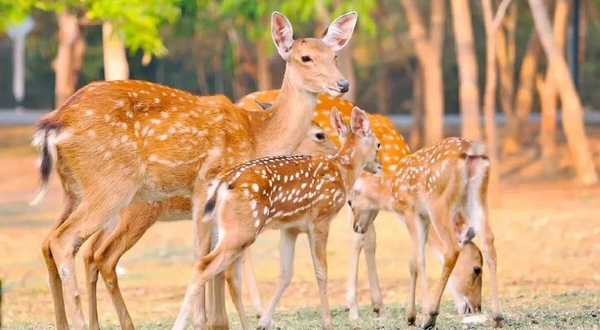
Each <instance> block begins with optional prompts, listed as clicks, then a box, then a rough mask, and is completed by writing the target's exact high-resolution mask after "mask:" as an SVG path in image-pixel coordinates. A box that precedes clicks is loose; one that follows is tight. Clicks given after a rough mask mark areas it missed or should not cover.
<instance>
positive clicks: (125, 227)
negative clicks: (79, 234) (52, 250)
mask: <svg viewBox="0 0 600 330" xmlns="http://www.w3.org/2000/svg"><path fill="white" fill-rule="evenodd" d="M161 211H162V208H161V204H160V203H157V204H154V205H152V204H149V203H147V202H143V201H134V202H132V203H131V204H130V205H129V206H128V207H127V208H125V209H123V210H122V211H121V212H120V214H119V221H118V223H117V226H116V228H115V229H114V230H113V231H112V232H111V233H110V235H109V236H108V237H107V238H106V240H104V241H103V242H102V244H101V245H100V247H99V248H98V249H97V250H96V251H95V252H94V263H95V265H96V267H97V269H98V271H100V274H101V275H102V279H103V280H104V284H105V285H106V288H107V290H108V292H109V294H110V298H111V300H112V303H113V305H114V307H115V310H116V312H117V316H118V317H119V324H120V325H121V329H125V330H133V329H134V326H133V321H132V320H131V316H130V315H129V312H128V311H127V306H126V305H125V301H124V299H123V295H122V294H121V290H120V288H119V281H118V277H117V264H118V262H119V260H120V259H121V257H122V256H123V254H125V253H126V252H127V251H129V249H131V247H132V246H134V245H135V244H136V243H137V242H138V241H139V239H140V238H141V237H142V236H143V235H144V233H145V232H146V231H147V230H148V228H150V227H151V226H152V225H153V224H154V223H155V222H156V220H157V219H158V217H159V215H160V213H161Z"/></svg>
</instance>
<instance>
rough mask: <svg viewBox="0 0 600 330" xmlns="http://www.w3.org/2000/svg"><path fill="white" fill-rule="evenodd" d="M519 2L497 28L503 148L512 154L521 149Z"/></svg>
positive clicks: (511, 8)
mask: <svg viewBox="0 0 600 330" xmlns="http://www.w3.org/2000/svg"><path fill="white" fill-rule="evenodd" d="M517 9H518V3H516V4H513V5H512V6H511V7H510V9H509V10H508V12H507V15H506V19H505V20H504V21H503V28H498V29H497V30H496V38H497V40H496V41H497V46H498V49H497V51H496V56H497V59H498V66H499V71H500V106H501V108H502V111H503V112H504V115H505V116H506V137H505V138H504V140H503V143H502V150H503V152H504V153H506V154H510V153H513V152H516V151H518V150H519V139H518V137H517V131H518V123H517V117H516V115H515V110H514V108H513V100H514V94H515V86H514V85H515V84H514V77H515V56H516V46H515V27H516V22H517Z"/></svg>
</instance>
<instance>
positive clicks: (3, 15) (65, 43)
mask: <svg viewBox="0 0 600 330" xmlns="http://www.w3.org/2000/svg"><path fill="white" fill-rule="evenodd" d="M178 1H179V0H86V1H78V0H65V1H44V0H21V1H11V2H8V1H3V2H2V3H0V9H1V10H0V21H1V22H2V23H0V28H5V27H6V26H8V25H9V24H12V23H14V22H19V21H20V20H22V19H23V17H24V16H25V15H27V14H28V13H30V12H31V11H32V10H35V9H37V10H43V11H54V12H56V14H57V23H58V29H59V34H58V43H59V46H58V50H57V57H56V60H55V62H54V68H55V71H56V85H55V94H56V98H55V103H56V106H59V105H60V104H62V102H64V101H65V100H66V98H67V97H68V96H70V95H71V94H72V93H73V92H74V91H75V86H76V85H77V72H78V71H79V69H80V68H81V63H82V58H83V53H84V51H85V42H84V40H83V38H82V30H81V28H82V26H85V25H90V24H100V22H107V23H109V24H108V25H107V26H106V28H105V29H103V30H104V31H105V33H106V34H107V37H106V39H105V40H106V41H107V46H108V52H107V53H106V55H108V56H110V58H109V59H107V61H105V64H107V65H109V66H110V67H112V65H113V63H119V64H118V66H117V68H116V69H112V68H109V71H108V75H109V76H110V77H112V76H113V75H114V76H115V77H117V76H118V77H122V76H123V72H122V71H123V70H124V68H127V66H126V63H125V64H124V63H123V60H124V56H123V53H122V52H120V51H119V50H115V48H118V47H120V45H121V41H120V40H119V38H121V39H122V40H123V43H124V45H125V47H127V48H129V49H130V50H131V51H136V50H138V49H142V50H143V51H144V52H146V53H147V54H149V55H157V56H160V55H164V54H165V53H166V48H165V47H164V45H163V43H162V41H161V38H160V36H159V33H158V29H159V27H160V26H161V24H162V23H163V22H172V21H173V20H174V19H175V18H177V16H178V14H179V8H178V7H177V3H178ZM118 71H121V72H118ZM113 72H114V73H113ZM110 77H109V78H110Z"/></svg>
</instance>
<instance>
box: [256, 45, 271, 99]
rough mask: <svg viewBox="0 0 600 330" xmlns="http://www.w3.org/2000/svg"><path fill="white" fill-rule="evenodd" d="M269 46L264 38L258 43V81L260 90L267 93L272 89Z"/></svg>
mask: <svg viewBox="0 0 600 330" xmlns="http://www.w3.org/2000/svg"><path fill="white" fill-rule="evenodd" d="M266 48H267V45H266V42H265V40H264V39H263V38H260V39H259V40H258V41H257V42H256V71H257V74H256V78H257V79H256V80H257V83H258V90H261V91H266V90H269V89H271V88H272V87H271V72H270V70H269V55H268V54H267V51H266Z"/></svg>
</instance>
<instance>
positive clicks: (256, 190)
mask: <svg viewBox="0 0 600 330" xmlns="http://www.w3.org/2000/svg"><path fill="white" fill-rule="evenodd" d="M252 190H254V191H255V192H258V184H256V183H253V184H252Z"/></svg>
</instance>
